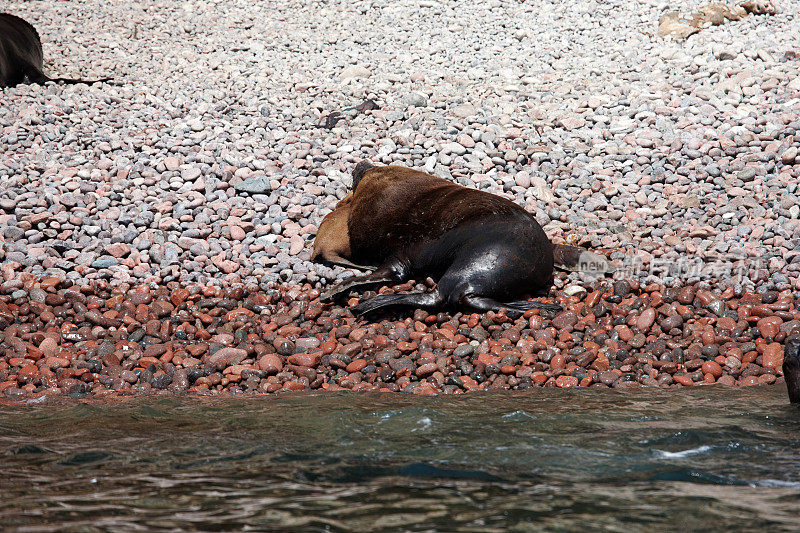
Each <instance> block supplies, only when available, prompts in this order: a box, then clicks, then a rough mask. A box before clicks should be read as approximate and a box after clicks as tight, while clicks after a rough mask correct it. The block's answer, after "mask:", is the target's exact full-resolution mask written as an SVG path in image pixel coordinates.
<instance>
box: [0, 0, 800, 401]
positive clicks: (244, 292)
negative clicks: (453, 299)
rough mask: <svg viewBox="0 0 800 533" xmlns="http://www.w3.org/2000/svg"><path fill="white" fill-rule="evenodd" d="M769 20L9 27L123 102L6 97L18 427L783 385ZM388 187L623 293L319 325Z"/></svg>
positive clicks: (2, 194) (104, 20)
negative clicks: (336, 238)
mask: <svg viewBox="0 0 800 533" xmlns="http://www.w3.org/2000/svg"><path fill="white" fill-rule="evenodd" d="M775 4H776V7H777V8H778V12H777V13H776V14H772V15H749V16H747V17H745V18H743V19H742V20H739V21H729V22H726V23H724V24H721V25H718V26H711V27H707V28H703V29H702V30H701V31H699V32H697V33H695V34H694V35H691V36H689V37H688V38H687V39H685V40H674V39H671V38H664V37H661V36H659V35H658V34H657V29H658V21H659V17H660V16H661V15H662V14H663V13H664V12H666V11H669V10H671V9H674V8H675V7H679V8H680V9H681V10H691V9H693V8H696V7H699V6H702V5H704V3H703V2H697V1H689V2H683V3H681V5H680V6H675V7H673V6H671V5H670V4H667V3H666V2H660V1H652V2H647V1H643V2H635V3H633V2H623V1H621V0H615V1H609V2H593V1H579V2H574V1H573V2H567V1H549V2H545V1H531V2H523V3H520V2H498V1H495V2H485V3H480V4H479V5H477V6H476V5H465V4H463V3H461V2H455V1H452V2H451V1H447V2H439V1H424V0H423V1H413V2H406V1H403V2H391V3H382V2H342V3H337V2H319V3H308V2H293V1H285V2H261V1H249V0H248V1H235V0H219V1H215V2H182V3H172V2H112V3H101V2H95V1H86V2H59V3H51V2H40V1H33V2H20V1H11V2H10V3H8V4H7V5H6V6H5V7H4V9H5V10H6V11H8V12H10V13H13V14H15V15H19V16H21V17H23V18H25V19H26V20H28V21H30V22H31V23H32V24H33V25H34V26H35V27H36V28H37V29H38V31H39V34H40V35H41V37H42V41H43V45H44V54H45V67H46V69H48V73H49V74H51V75H54V74H58V75H60V76H69V77H82V78H88V79H92V78H101V77H112V78H113V81H112V82H110V83H101V84H96V85H91V86H89V85H74V86H64V85H55V84H48V85H46V86H41V85H20V86H17V87H15V88H6V89H2V93H0V101H1V102H2V103H0V395H2V396H5V397H10V398H15V399H20V398H27V397H30V396H42V395H53V394H72V395H77V396H83V395H90V394H91V395H104V394H123V395H124V394H136V393H149V392H152V391H171V392H180V391H187V390H189V391H193V392H201V393H205V394H236V393H266V392H270V393H271V392H277V391H281V390H303V389H325V390H340V389H355V390H375V391H403V392H413V393H417V394H438V393H445V394H447V393H461V392H468V391H472V390H485V389H527V388H532V387H539V386H545V387H551V386H553V387H572V386H584V387H589V386H591V387H614V388H622V387H638V386H653V387H662V388H669V387H684V386H699V385H704V384H715V383H718V384H723V385H730V386H734V385H755V384H771V383H775V382H781V381H782V378H781V363H782V356H783V341H784V340H785V339H786V337H787V336H789V335H792V334H796V333H800V311H799V310H798V309H797V303H796V300H795V296H794V291H795V290H797V289H798V288H800V275H799V272H800V260H798V255H800V205H798V203H797V198H796V196H797V194H798V191H797V188H798V178H800V155H799V154H798V147H800V48H798V47H797V44H796V43H798V42H800V23H798V22H797V20H796V17H795V19H794V20H793V12H792V9H790V8H791V6H790V2H787V1H784V2H776V3H775ZM368 101H372V102H374V104H375V106H376V108H375V109H369V108H370V107H373V106H372V105H362V104H364V103H365V102H368ZM364 159H368V160H370V161H372V162H373V163H375V164H399V165H404V166H408V167H414V168H418V169H422V170H425V171H427V172H430V173H432V174H435V175H437V176H440V177H444V178H447V179H450V180H453V181H455V182H456V183H459V184H462V185H465V186H468V187H476V188H479V189H481V190H486V191H488V192H491V193H495V194H501V195H505V196H506V197H508V198H511V199H513V200H514V201H516V202H517V203H519V204H520V205H523V206H525V207H526V208H527V209H528V210H529V211H530V212H532V213H534V214H535V215H536V217H537V219H538V220H539V222H540V223H541V224H542V226H543V227H544V229H545V231H546V232H547V234H548V235H549V236H550V238H551V240H553V241H554V242H558V243H568V244H574V245H581V246H585V247H587V248H589V249H591V250H593V251H594V252H596V253H600V254H602V255H604V256H605V257H606V258H607V259H608V260H609V261H610V262H611V264H613V265H614V267H615V268H616V272H615V273H614V274H613V275H607V276H598V275H595V276H588V275H586V273H572V274H567V273H560V274H559V275H558V276H557V279H556V286H555V288H554V290H553V292H552V294H551V298H549V299H548V301H552V302H555V303H559V304H561V305H562V306H563V307H564V311H563V312H561V313H541V314H540V313H539V312H538V311H529V312H528V313H526V314H525V315H524V316H523V317H521V318H519V319H516V320H515V319H511V318H509V317H507V316H505V315H504V314H502V313H500V314H495V313H491V312H490V313H487V314H481V315H479V314H471V313H469V312H458V313H456V312H449V313H444V312H443V313H438V314H436V313H434V314H429V313H427V312H423V311H419V310H417V311H413V310H411V311H395V312H391V313H385V314H382V315H376V316H370V317H368V318H367V319H365V318H357V317H354V316H353V314H352V313H351V312H350V311H349V310H348V305H354V304H355V303H357V302H358V299H357V298H350V299H349V300H347V301H345V302H342V303H341V304H337V305H329V304H327V305H323V304H320V302H319V294H320V291H322V290H324V288H325V287H327V286H328V285H330V284H331V283H334V282H336V281H337V280H340V279H343V278H345V277H347V276H351V275H353V271H351V270H346V269H342V268H339V267H330V266H325V265H319V264H313V263H310V262H309V261H308V258H309V253H310V244H311V242H312V241H313V238H314V236H315V234H316V230H317V226H318V225H319V223H320V221H321V220H322V218H323V217H324V216H325V215H326V214H327V213H328V212H330V211H331V210H332V209H333V208H334V207H335V205H336V203H337V202H338V201H339V200H341V199H342V198H343V197H344V196H345V195H346V194H347V192H348V190H349V186H350V184H351V178H350V172H351V171H352V169H353V167H354V166H355V165H356V163H358V162H359V161H361V160H364ZM429 285H430V282H429V280H416V282H414V283H408V284H405V285H400V286H397V287H394V288H386V289H382V290H383V291H387V290H388V291H410V290H415V289H419V288H425V287H426V286H429ZM370 294H374V293H366V294H365V296H366V297H368V296H370Z"/></svg>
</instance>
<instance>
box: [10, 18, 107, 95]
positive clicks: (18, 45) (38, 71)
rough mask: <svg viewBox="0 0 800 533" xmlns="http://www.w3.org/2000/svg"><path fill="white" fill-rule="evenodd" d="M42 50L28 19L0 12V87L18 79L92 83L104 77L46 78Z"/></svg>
mask: <svg viewBox="0 0 800 533" xmlns="http://www.w3.org/2000/svg"><path fill="white" fill-rule="evenodd" d="M43 65H44V52H43V51H42V41H41V39H40V38H39V33H38V32H37V31H36V28H34V27H33V26H32V25H31V24H30V23H29V22H27V21H26V20H24V19H21V18H19V17H17V16H14V15H10V14H8V13H0V87H14V86H15V85H19V84H20V83H24V82H29V83H45V82H48V81H56V82H58V81H61V82H64V83H96V82H99V81H108V80H109V78H104V79H102V80H80V79H70V78H49V77H47V76H45V74H44V72H43V68H42V67H43Z"/></svg>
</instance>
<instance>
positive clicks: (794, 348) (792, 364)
mask: <svg viewBox="0 0 800 533" xmlns="http://www.w3.org/2000/svg"><path fill="white" fill-rule="evenodd" d="M783 378H784V379H785V380H786V390H787V392H788V393H789V402H790V403H800V335H793V336H791V337H789V338H788V339H786V345H785V346H784V348H783Z"/></svg>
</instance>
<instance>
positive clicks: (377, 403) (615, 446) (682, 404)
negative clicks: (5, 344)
mask: <svg viewBox="0 0 800 533" xmlns="http://www.w3.org/2000/svg"><path fill="white" fill-rule="evenodd" d="M785 395H786V390H785V387H783V386H782V385H777V386H773V387H751V388H747V389H737V390H732V389H724V388H720V387H714V388H702V389H698V390H687V389H683V390H678V391H670V392H663V391H659V390H652V389H648V390H640V391H626V392H624V393H622V392H615V391H597V390H566V391H565V390H552V389H539V390H535V391H527V392H525V393H519V394H517V393H509V392H506V393H483V394H482V393H473V394H468V395H465V396H460V397H437V398H431V397H415V396H407V395H398V394H394V395H374V394H347V393H341V394H340V393H335V394H331V393H327V394H305V393H301V394H290V395H284V396H277V397H262V398H247V399H226V400H219V399H207V398H198V397H183V398H166V399H165V398H145V399H134V400H125V401H117V402H112V403H108V402H97V401H95V402H90V403H77V401H76V400H72V401H69V402H67V401H61V402H60V403H52V401H49V402H45V403H43V404H33V405H24V406H0V471H1V472H2V476H0V524H2V527H3V528H5V529H6V530H11V531H14V530H16V531H55V530H59V531H63V530H67V531H130V530H144V529H148V530H182V531H187V530H202V531H221V530H257V531H265V530H266V531H286V530H307V531H329V530H330V531H378V530H384V531H387V530H389V531H391V530H396V531H437V530H438V531H454V530H463V531H493V530H500V529H512V530H518V531H529V530H532V529H547V530H559V531H578V530H580V531H586V530H587V529H604V530H610V531H626V532H627V531H632V530H634V531H635V530H642V529H646V530H656V531H666V530H675V529H676V528H678V527H681V528H685V529H706V530H712V531H713V530H730V529H743V528H747V529H756V528H769V530H770V531H780V530H787V531H788V530H795V531H796V530H797V529H798V528H800V517H798V513H799V512H800V451H798V449H800V409H797V408H796V407H793V406H790V405H788V404H787V401H786V396H785Z"/></svg>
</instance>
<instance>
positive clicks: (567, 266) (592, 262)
mask: <svg viewBox="0 0 800 533" xmlns="http://www.w3.org/2000/svg"><path fill="white" fill-rule="evenodd" d="M553 264H554V265H555V267H556V268H558V269H560V270H566V271H568V272H591V273H596V274H610V273H612V272H613V271H614V267H613V266H612V265H611V263H609V262H608V260H607V259H606V258H605V257H603V256H602V255H600V254H596V253H594V252H590V251H589V250H587V249H585V248H581V247H580V246H567V245H566V244H554V245H553Z"/></svg>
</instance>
